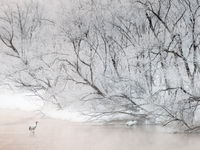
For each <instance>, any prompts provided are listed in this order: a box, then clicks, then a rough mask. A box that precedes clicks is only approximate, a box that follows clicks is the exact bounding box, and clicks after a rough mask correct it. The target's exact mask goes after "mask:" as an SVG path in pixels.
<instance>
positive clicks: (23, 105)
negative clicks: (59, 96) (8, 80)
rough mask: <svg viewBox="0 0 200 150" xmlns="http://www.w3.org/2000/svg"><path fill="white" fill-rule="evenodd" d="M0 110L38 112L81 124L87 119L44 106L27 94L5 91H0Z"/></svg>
mask: <svg viewBox="0 0 200 150" xmlns="http://www.w3.org/2000/svg"><path fill="white" fill-rule="evenodd" d="M0 109H17V110H22V111H40V112H42V113H43V114H45V116H48V117H51V118H55V119H62V120H69V121H74V122H83V121H86V120H87V119H88V118H87V117H86V116H84V115H81V113H79V112H77V111H75V110H72V109H69V108H64V109H62V110H58V109H57V108H56V107H55V106H53V105H51V104H47V105H46V104H45V105H44V102H43V101H42V100H40V99H37V98H36V97H31V96H30V95H29V94H28V93H20V94H19V93H15V92H13V91H12V92H10V91H7V90H1V91H0Z"/></svg>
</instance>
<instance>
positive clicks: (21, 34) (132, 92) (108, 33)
mask: <svg viewBox="0 0 200 150" xmlns="http://www.w3.org/2000/svg"><path fill="white" fill-rule="evenodd" d="M42 10H43V11H42ZM44 10H45V7H44V8H43V7H42V6H41V5H39V4H38V3H36V2H34V1H31V2H29V3H24V4H19V5H13V6H6V7H2V8H1V13H0V14H1V15H0V39H1V44H2V45H3V46H2V47H3V48H2V53H3V54H4V55H6V56H9V57H11V58H12V59H13V60H15V63H14V64H13V65H14V67H13V65H9V63H8V64H7V66H9V69H8V70H7V71H6V72H5V73H3V74H6V79H7V80H6V82H9V83H10V81H12V83H15V86H19V87H21V88H26V89H28V90H30V91H32V92H33V93H34V94H35V95H37V96H39V97H40V98H42V99H43V100H44V101H50V102H52V103H54V104H56V105H58V106H59V107H60V108H62V107H65V105H67V104H68V102H69V101H68V100H66V95H67V94H68V93H69V91H70V89H71V88H72V89H75V90H76V91H77V93H76V94H75V95H79V98H80V101H83V102H84V104H85V105H90V109H91V107H92V108H93V109H92V110H91V111H90V112H91V115H94V116H96V117H101V116H104V115H113V114H126V115H130V116H132V117H133V119H136V120H140V121H141V120H143V121H144V120H150V121H151V122H154V123H158V122H162V123H163V124H164V125H167V124H170V123H178V124H179V125H180V126H182V127H184V128H185V129H187V130H197V129H198V123H199V121H200V120H199V119H198V115H200V114H198V111H199V101H200V92H199V91H200V82H199V80H200V75H199V71H200V68H199V67H200V66H199V65H200V53H199V52H200V51H199V45H200V23H199V21H200V1H199V0H194V1H192V0H156V1H155V0H138V1H136V0H124V1H123V2H122V1H120V0H106V1H95V0H85V1H81V2H79V3H76V2H74V5H73V7H72V9H71V10H70V11H66V10H65V9H64V10H63V11H62V12H61V13H58V14H56V15H55V16H57V17H56V19H52V18H49V17H48V16H47V14H46V13H45V11H44ZM57 18H60V19H57ZM80 89H81V90H80ZM78 91H82V92H78ZM78 93H81V94H78ZM76 98H77V97H76Z"/></svg>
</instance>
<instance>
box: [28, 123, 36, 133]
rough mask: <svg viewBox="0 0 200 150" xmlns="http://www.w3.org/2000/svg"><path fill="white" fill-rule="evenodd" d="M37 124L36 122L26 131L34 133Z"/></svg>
mask: <svg viewBox="0 0 200 150" xmlns="http://www.w3.org/2000/svg"><path fill="white" fill-rule="evenodd" d="M37 124H38V121H36V122H35V124H34V125H31V126H29V128H28V130H29V131H30V132H33V133H34V131H35V129H36V127H37Z"/></svg>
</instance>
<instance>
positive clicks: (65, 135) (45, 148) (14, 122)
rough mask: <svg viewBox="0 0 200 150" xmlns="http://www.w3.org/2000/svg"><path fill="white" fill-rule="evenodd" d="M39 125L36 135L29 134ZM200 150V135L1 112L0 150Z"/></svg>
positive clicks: (33, 114)
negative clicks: (31, 124) (37, 122)
mask: <svg viewBox="0 0 200 150" xmlns="http://www.w3.org/2000/svg"><path fill="white" fill-rule="evenodd" d="M36 120H37V121H39V124H38V128H37V130H36V133H35V135H32V134H30V133H29V131H28V126H29V124H30V123H31V122H34V121H36ZM179 149H180V150H200V135H194V134H193V135H192V134H189V135H187V134H172V133H169V132H164V130H158V129H157V128H155V127H126V126H125V125H94V124H88V123H72V122H68V121H63V120H56V119H50V118H47V117H41V115H37V114H35V113H27V112H22V111H17V110H15V111H14V110H2V109H1V110H0V150H179Z"/></svg>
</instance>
